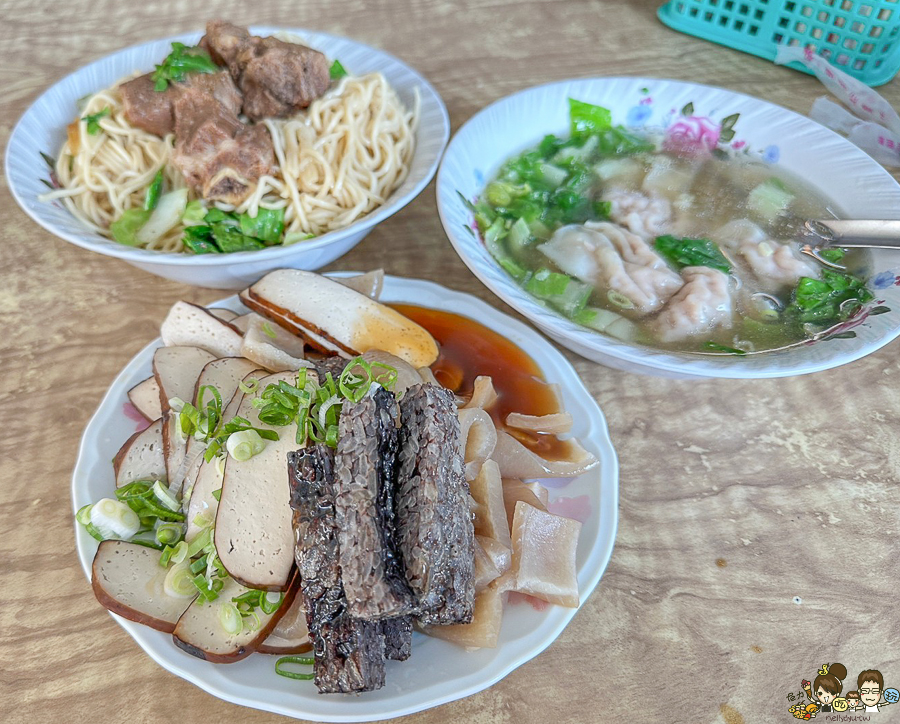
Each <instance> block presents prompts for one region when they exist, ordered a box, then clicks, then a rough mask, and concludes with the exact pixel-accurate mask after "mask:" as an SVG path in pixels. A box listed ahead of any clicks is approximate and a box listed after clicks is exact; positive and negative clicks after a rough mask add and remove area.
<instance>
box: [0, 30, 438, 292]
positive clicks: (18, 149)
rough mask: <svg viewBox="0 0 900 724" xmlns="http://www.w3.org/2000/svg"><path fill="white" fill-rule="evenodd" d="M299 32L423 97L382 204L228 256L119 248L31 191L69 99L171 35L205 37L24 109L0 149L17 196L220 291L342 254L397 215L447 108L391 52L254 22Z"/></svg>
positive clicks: (27, 205)
mask: <svg viewBox="0 0 900 724" xmlns="http://www.w3.org/2000/svg"><path fill="white" fill-rule="evenodd" d="M284 31H287V32H291V33H296V34H297V35H299V36H301V37H302V38H304V39H305V41H306V42H307V43H308V44H309V45H310V46H312V47H314V48H316V49H318V50H321V51H322V52H324V53H325V54H326V55H327V56H328V57H329V58H337V59H339V60H340V61H341V63H342V64H343V65H344V67H345V68H347V69H348V71H350V72H351V73H353V74H355V75H363V74H365V73H371V72H378V71H380V72H381V73H383V74H384V76H385V78H387V81H388V83H390V85H391V86H392V87H393V88H394V90H395V91H396V92H397V95H398V96H399V97H400V100H401V101H402V102H403V103H404V105H406V106H407V107H408V108H411V107H412V106H413V105H414V104H415V102H416V93H417V92H418V95H419V100H420V103H421V105H420V113H419V124H418V128H417V130H416V150H415V154H414V156H413V159H412V164H411V167H410V171H409V175H408V176H407V177H406V179H405V180H404V182H403V184H401V186H400V187H399V188H397V189H396V190H395V191H394V192H393V193H392V194H391V196H390V197H389V198H388V200H387V202H386V203H385V204H383V205H382V206H379V207H378V208H376V209H374V210H373V211H372V212H370V213H369V214H368V215H367V216H364V217H362V218H361V219H359V220H357V221H355V222H353V223H352V224H350V225H349V226H347V227H345V228H343V229H339V230H337V231H332V232H329V233H327V234H323V235H322V236H320V237H316V238H314V239H310V240H308V241H302V242H298V243H296V244H292V245H289V246H273V247H269V248H267V249H260V250H259V251H246V252H237V253H233V254H201V255H195V254H189V253H188V254H184V253H169V252H159V251H149V250H146V249H135V248H132V247H128V246H124V245H122V244H119V243H117V242H115V241H112V240H111V239H107V238H105V237H103V236H100V235H99V234H96V233H94V232H92V231H91V230H89V229H87V228H85V227H84V226H83V225H82V224H81V223H80V222H79V221H78V220H77V219H76V218H75V217H73V216H72V215H71V214H70V213H69V212H68V210H67V209H66V208H65V207H64V206H63V205H62V204H61V203H46V202H42V201H40V200H39V199H38V197H39V196H40V195H41V194H42V193H44V192H46V191H47V188H46V187H45V186H44V185H43V183H42V182H41V179H42V178H46V177H47V175H48V169H47V166H46V164H45V163H44V161H43V160H42V159H41V155H40V154H41V152H43V153H47V154H49V155H51V156H55V155H56V154H57V153H58V151H59V149H60V147H61V146H62V143H63V140H64V139H65V136H66V126H67V125H68V124H69V123H71V122H72V120H73V119H74V118H75V116H76V114H77V110H76V101H77V100H78V99H79V98H81V97H83V96H85V95H87V94H90V93H94V92H96V91H98V90H100V89H102V88H106V87H108V86H111V85H112V84H113V83H115V82H116V81H117V80H119V79H120V78H123V77H124V76H127V75H128V74H130V73H132V72H134V71H135V70H144V71H147V70H152V69H153V66H154V65H155V64H156V63H159V62H161V60H162V59H163V58H164V57H165V56H166V55H168V53H169V52H170V51H171V44H172V42H173V41H180V42H183V43H185V44H188V45H196V43H197V42H198V41H199V40H200V37H201V36H202V33H199V32H198V33H188V34H185V35H180V36H176V37H172V38H166V39H163V40H154V41H152V42H149V43H144V44H143V45H136V46H133V47H130V48H126V49H124V50H120V51H118V52H117V53H113V54H112V55H108V56H106V57H105V58H102V59H100V60H98V61H96V62H94V63H91V64H90V65H87V66H85V67H83V68H81V69H79V70H77V71H75V72H74V73H72V74H71V75H69V76H67V77H66V78H63V79H62V80H61V81H59V82H58V83H56V84H55V85H54V86H52V87H51V88H50V89H48V90H47V91H46V92H45V93H44V94H43V95H41V96H40V97H39V98H38V99H37V100H36V101H35V102H34V103H33V104H32V106H31V107H30V108H29V109H28V110H27V111H26V112H25V114H24V115H23V116H22V118H21V119H20V120H19V122H18V124H17V125H16V127H15V129H14V131H13V133H12V135H11V137H10V140H9V145H8V146H7V149H6V178H7V180H8V182H9V187H10V190H11V191H12V193H13V196H15V198H16V201H18V202H19V205H20V206H21V207H22V208H23V209H24V210H25V212H26V213H27V214H28V215H29V216H31V218H32V219H34V220H35V221H36V222H37V223H39V224H40V225H41V226H43V227H44V228H45V229H47V230H48V231H49V232H51V233H53V234H55V235H56V236H58V237H60V238H62V239H65V240H66V241H70V242H72V243H73V244H76V245H78V246H80V247H83V248H85V249H89V250H91V251H95V252H97V253H99V254H104V255H106V256H112V257H116V258H118V259H123V260H124V261H127V262H128V263H129V264H133V265H134V266H136V267H138V268H140V269H143V270H145V271H148V272H151V273H152V274H157V275H159V276H161V277H165V278H167V279H173V280H175V281H178V282H183V283H185V284H194V285H197V286H204V287H213V288H217V289H242V288H244V287H246V286H248V285H249V284H251V283H253V282H255V281H256V280H257V279H259V278H260V277H261V276H262V275H263V274H265V273H266V272H268V271H271V270H272V269H279V268H281V267H293V268H298V269H310V270H312V269H318V268H320V267H322V266H325V265H326V264H328V263H330V262H332V261H334V260H335V259H337V258H338V257H340V256H342V255H343V254H346V253H347V252H348V251H350V249H352V248H353V247H354V246H356V245H357V244H358V243H359V242H360V241H362V239H363V237H364V236H365V235H366V234H368V233H369V232H370V231H371V230H372V229H373V228H374V227H375V226H376V225H377V224H379V223H381V222H382V221H384V220H385V219H387V218H388V217H389V216H392V215H393V214H395V213H397V212H398V211H399V210H400V209H402V208H403V207H404V206H406V205H407V204H408V203H409V202H410V201H412V200H413V199H414V198H415V197H416V196H418V195H419V194H420V193H421V192H422V190H423V189H424V188H425V186H426V185H427V184H428V182H429V181H430V180H431V178H432V177H433V176H434V172H435V170H436V169H437V165H438V161H439V160H440V158H441V153H442V151H443V150H444V147H445V146H446V144H447V138H448V137H449V135H450V120H449V118H448V116H447V109H446V107H445V106H444V102H443V101H442V100H441V97H440V96H439V95H438V93H437V91H435V89H434V88H433V87H432V86H431V84H430V83H429V82H428V81H427V80H425V78H423V77H422V76H421V75H419V74H418V73H417V72H416V71H414V70H413V69H412V68H410V67H409V66H407V65H405V64H404V63H402V62H400V61H399V60H398V59H397V58H395V57H393V56H392V55H389V54H388V53H384V52H382V51H380V50H376V49H375V48H371V47H369V46H367V45H363V44H362V43H357V42H354V41H352V40H348V39H346V38H340V37H337V36H334V35H328V34H326V33H317V32H313V31H308V30H303V29H292V28H271V27H251V28H250V32H251V33H253V34H255V35H272V34H273V33H277V32H284Z"/></svg>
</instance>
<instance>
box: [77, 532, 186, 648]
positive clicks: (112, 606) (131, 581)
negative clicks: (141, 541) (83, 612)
mask: <svg viewBox="0 0 900 724" xmlns="http://www.w3.org/2000/svg"><path fill="white" fill-rule="evenodd" d="M159 555H160V554H159V551H158V550H155V549H153V548H147V547H145V546H141V545H138V544H137V543H128V542H127V541H121V540H105V541H103V542H102V543H100V545H99V546H98V548H97V553H96V555H94V563H93V565H92V566H91V586H92V587H93V589H94V595H95V596H96V597H97V600H98V601H100V603H101V604H103V606H105V607H106V608H108V609H109V610H110V611H112V612H113V613H117V614H119V616H122V617H123V618H127V619H128V620H129V621H137V622H138V623H142V624H144V625H146V626H149V627H150V628H154V629H156V630H157V631H165V632H166V633H172V631H174V630H175V624H176V623H177V622H178V619H179V618H180V617H181V614H183V613H184V612H185V610H187V607H188V606H190V605H191V601H193V597H188V598H176V597H174V596H170V595H168V594H167V593H166V592H165V588H164V582H165V578H166V572H167V569H166V568H164V567H162V566H160V565H159Z"/></svg>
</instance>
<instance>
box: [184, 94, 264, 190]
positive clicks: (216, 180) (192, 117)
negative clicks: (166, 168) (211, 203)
mask: <svg viewBox="0 0 900 724" xmlns="http://www.w3.org/2000/svg"><path fill="white" fill-rule="evenodd" d="M173 107H174V113H175V153H174V154H173V156H172V161H173V163H174V164H175V165H176V166H177V167H178V168H179V170H180V171H181V172H182V173H183V174H184V178H185V180H186V181H187V182H188V184H189V185H190V186H191V187H192V188H193V189H194V191H196V192H197V193H199V194H200V195H201V196H203V198H206V199H212V200H216V201H226V202H228V203H230V204H235V205H237V204H239V203H240V202H241V201H243V200H244V199H245V198H246V197H247V195H248V194H249V193H250V192H251V191H252V190H253V189H254V188H255V187H256V184H257V183H258V182H259V179H260V178H261V177H262V176H263V175H264V174H266V173H268V172H269V170H270V169H271V168H272V166H273V165H274V163H275V151H274V149H273V146H272V138H271V136H270V135H269V131H268V129H266V127H265V126H248V125H246V124H244V123H241V122H240V120H238V117H237V114H236V113H234V112H232V111H231V110H230V109H229V108H227V107H226V106H224V105H223V104H222V103H219V102H218V101H217V100H216V99H215V97H214V96H213V95H212V94H210V93H207V92H204V91H203V90H201V89H200V88H193V87H189V88H185V89H183V90H182V92H181V94H180V95H179V97H178V98H177V100H176V101H175V103H174V106H173Z"/></svg>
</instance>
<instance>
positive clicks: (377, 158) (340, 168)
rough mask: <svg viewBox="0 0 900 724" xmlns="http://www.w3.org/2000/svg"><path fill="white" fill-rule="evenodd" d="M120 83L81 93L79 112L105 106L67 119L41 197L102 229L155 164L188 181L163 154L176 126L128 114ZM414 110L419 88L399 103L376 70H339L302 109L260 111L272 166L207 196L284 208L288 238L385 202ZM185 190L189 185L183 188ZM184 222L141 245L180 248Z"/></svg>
mask: <svg viewBox="0 0 900 724" xmlns="http://www.w3.org/2000/svg"><path fill="white" fill-rule="evenodd" d="M136 75H138V74H137V73H136V74H134V75H133V76H130V77H129V78H125V79H123V80H130V78H131V77H135V76H136ZM118 85H119V84H116V85H115V86H113V87H112V88H107V89H105V90H102V91H100V92H98V93H95V94H94V95H92V96H91V97H90V98H89V99H88V100H87V102H86V104H85V105H84V108H83V110H82V116H87V115H90V114H95V113H99V112H101V111H103V110H104V109H106V108H108V109H109V111H110V112H109V114H108V115H106V116H105V117H103V118H101V119H100V120H99V132H98V133H96V134H93V135H92V134H90V133H88V132H87V127H86V126H87V124H84V123H76V124H75V125H74V127H73V128H71V129H70V136H69V139H68V140H67V141H66V143H65V144H64V146H63V148H62V151H61V152H60V154H59V157H58V159H57V162H56V175H57V178H58V180H59V183H60V186H61V188H60V189H58V190H55V191H52V192H50V193H47V194H45V195H43V196H42V197H41V199H42V200H45V201H53V200H60V201H61V202H62V203H63V204H65V206H66V208H67V209H68V210H69V211H70V212H71V213H72V214H73V215H74V216H75V217H76V218H78V219H79V220H80V221H81V222H82V223H84V224H85V226H87V227H88V228H90V229H91V230H93V231H96V232H97V233H100V234H102V235H104V236H109V235H110V234H109V225H110V224H111V223H112V222H113V221H115V220H116V219H118V218H119V217H120V216H121V215H122V214H123V213H124V212H125V211H126V210H128V209H131V208H141V207H142V206H143V203H144V195H145V192H146V189H147V187H148V186H149V185H150V183H151V182H152V180H153V177H154V176H155V175H156V173H157V171H159V169H160V168H162V169H164V174H165V179H166V184H167V186H168V188H170V189H178V188H182V187H184V186H185V185H186V184H185V181H184V178H183V176H182V174H181V172H180V171H179V170H178V169H177V168H176V167H175V166H174V165H173V164H172V163H170V159H171V157H172V153H173V150H174V144H175V137H174V135H172V134H169V135H168V136H166V138H164V139H163V138H160V137H159V136H156V135H154V134H151V133H147V132H146V131H143V130H141V129H138V128H135V127H134V126H132V125H131V124H129V123H128V121H127V120H126V119H125V115H124V109H123V105H122V99H121V96H120V94H119V92H118ZM418 116H419V99H418V94H417V96H416V104H415V107H414V108H413V109H412V110H411V111H410V110H407V109H406V108H405V107H404V106H403V104H402V103H401V101H400V99H399V98H398V96H397V94H396V92H395V91H394V90H393V88H391V86H390V85H389V84H388V82H387V80H386V79H385V77H384V75H382V74H381V73H369V74H367V75H363V76H345V77H344V78H342V79H341V80H340V81H339V82H338V83H337V84H336V85H335V86H334V87H333V88H332V89H331V90H329V91H328V92H327V93H325V95H323V96H322V97H321V98H318V99H317V100H315V101H313V103H312V104H311V105H310V106H309V108H307V109H306V110H305V111H302V112H300V113H298V114H297V115H295V116H294V117H292V118H287V119H266V120H265V121H263V123H264V124H265V126H266V128H268V129H269V133H270V134H271V136H272V142H273V145H274V149H275V158H276V164H277V165H276V168H275V170H274V173H273V174H272V175H266V176H263V177H262V178H261V179H260V181H259V184H258V185H257V187H256V189H255V190H254V192H253V193H252V194H251V195H250V196H248V197H247V198H246V199H245V200H244V201H243V202H242V203H241V204H240V206H238V207H234V206H230V205H228V204H224V203H216V204H215V205H216V206H218V207H219V208H221V209H222V210H224V211H234V210H236V211H237V212H239V213H243V212H248V213H249V214H250V215H251V216H255V215H256V212H257V209H259V208H260V207H262V208H269V209H278V208H283V209H284V212H285V215H284V224H285V235H286V238H290V237H289V236H288V235H293V236H294V238H295V239H296V238H298V237H299V238H302V237H303V236H304V235H313V236H318V235H320V234H324V233H326V232H329V231H334V230H335V229H341V228H344V227H346V226H348V225H349V224H351V223H353V222H354V221H356V220H357V219H359V218H360V217H362V216H365V215H366V214H367V213H369V212H371V211H372V210H373V209H375V208H377V207H378V206H380V205H381V204H383V203H384V202H385V201H386V200H387V198H388V197H389V196H390V195H391V193H392V192H393V191H394V190H396V189H397V188H398V187H399V186H400V185H401V184H402V183H403V181H404V179H405V178H406V176H407V174H408V173H409V168H410V164H411V162H412V157H413V153H414V151H415V130H416V126H417V122H418ZM73 145H75V146H76V148H75V149H74V153H73V149H72V146H73ZM189 198H191V199H193V198H196V195H195V194H193V192H191V194H190V197H189ZM183 229H184V227H183V226H181V225H178V226H176V227H175V228H174V229H172V230H171V231H169V232H168V233H166V234H165V235H164V236H163V237H162V238H160V239H159V240H157V241H155V242H153V243H151V244H149V245H148V246H147V248H149V249H153V250H158V251H167V252H180V251H184V245H183V243H182V232H183Z"/></svg>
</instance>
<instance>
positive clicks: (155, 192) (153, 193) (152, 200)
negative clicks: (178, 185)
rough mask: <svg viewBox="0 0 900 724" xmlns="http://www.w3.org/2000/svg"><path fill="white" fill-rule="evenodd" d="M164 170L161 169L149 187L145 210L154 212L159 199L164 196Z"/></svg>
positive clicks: (145, 198)
mask: <svg viewBox="0 0 900 724" xmlns="http://www.w3.org/2000/svg"><path fill="white" fill-rule="evenodd" d="M162 185H163V170H162V169H160V170H159V171H157V172H156V176H154V177H153V181H152V182H151V184H150V186H148V187H147V195H146V197H144V208H145V209H147V210H148V211H153V209H155V208H156V205H157V204H158V203H159V197H160V195H161V194H162Z"/></svg>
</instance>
